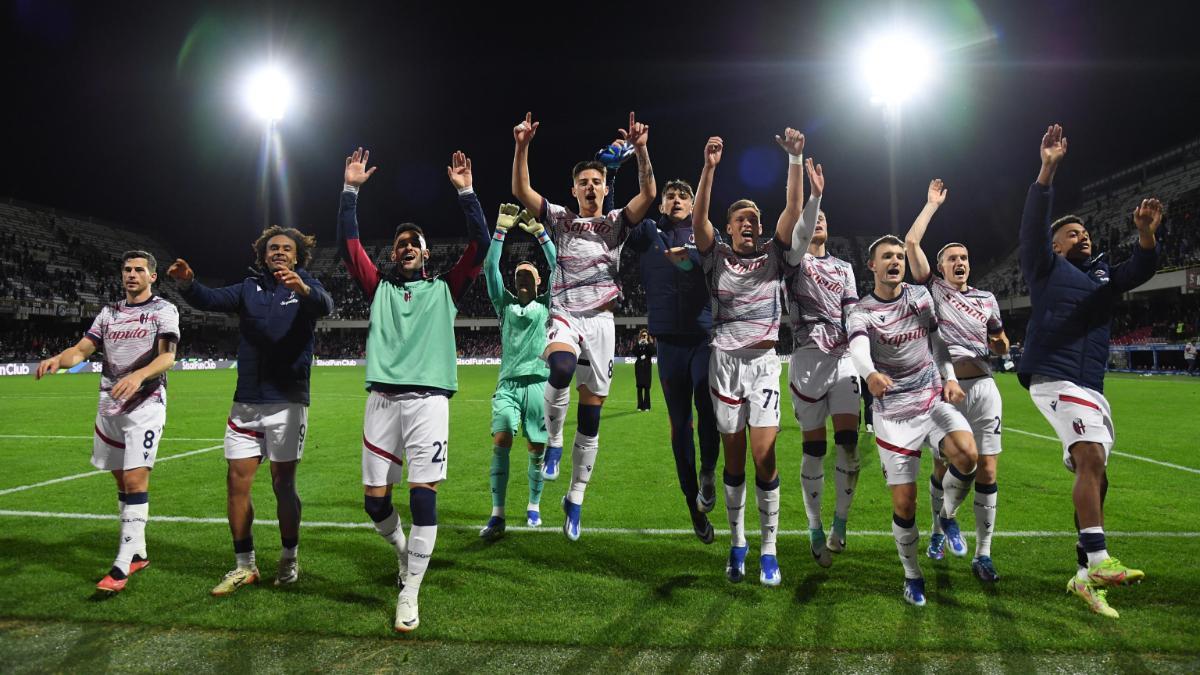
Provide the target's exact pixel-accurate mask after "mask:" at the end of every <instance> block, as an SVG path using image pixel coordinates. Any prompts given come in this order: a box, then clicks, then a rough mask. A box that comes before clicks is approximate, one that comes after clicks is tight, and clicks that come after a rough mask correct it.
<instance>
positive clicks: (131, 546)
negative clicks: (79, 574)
mask: <svg viewBox="0 0 1200 675" xmlns="http://www.w3.org/2000/svg"><path fill="white" fill-rule="evenodd" d="M112 474H113V478H114V479H115V480H116V483H117V495H118V501H119V508H120V515H121V533H120V544H119V545H118V548H117V556H116V558H115V559H114V560H113V564H112V568H111V569H110V570H109V571H108V574H106V575H105V576H104V578H103V579H101V580H100V582H99V583H98V584H96V588H97V589H98V590H101V591H105V592H107V593H119V592H120V591H121V590H122V589H124V588H125V583H126V581H127V580H128V578H129V576H130V575H132V574H133V573H134V572H137V571H139V570H141V569H144V568H146V567H147V566H148V565H149V564H150V560H149V558H148V557H147V555H146V521H147V519H148V518H149V513H150V492H149V489H150V469H149V468H147V467H141V468H137V469H129V470H128V471H124V470H121V469H117V470H115V471H113V472H112Z"/></svg>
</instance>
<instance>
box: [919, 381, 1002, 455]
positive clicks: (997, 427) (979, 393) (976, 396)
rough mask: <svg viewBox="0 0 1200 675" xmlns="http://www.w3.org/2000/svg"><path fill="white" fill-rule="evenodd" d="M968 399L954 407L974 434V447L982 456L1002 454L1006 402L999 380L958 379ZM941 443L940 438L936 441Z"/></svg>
mask: <svg viewBox="0 0 1200 675" xmlns="http://www.w3.org/2000/svg"><path fill="white" fill-rule="evenodd" d="M958 386H960V387H962V390H963V393H964V394H966V397H965V398H963V401H962V403H959V404H957V405H955V406H954V407H955V408H957V409H958V411H959V412H960V413H962V414H963V417H966V418H967V423H968V424H970V425H971V431H972V432H973V433H974V434H975V447H976V448H977V449H978V450H979V454H980V455H998V454H1000V450H1001V448H1000V432H1001V424H1000V420H1001V417H1002V410H1003V403H1002V402H1001V401H1000V389H998V388H997V387H996V381H995V380H994V379H992V378H991V377H989V376H982V377H973V378H971V379H969V380H959V381H958ZM935 440H936V441H938V442H939V443H940V442H941V440H942V439H941V438H940V437H939V438H937V439H935Z"/></svg>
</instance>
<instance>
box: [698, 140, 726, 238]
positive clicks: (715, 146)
mask: <svg viewBox="0 0 1200 675" xmlns="http://www.w3.org/2000/svg"><path fill="white" fill-rule="evenodd" d="M724 151H725V142H724V141H722V140H721V137H720V136H713V137H711V138H709V139H708V141H707V142H705V144H704V169H703V170H701V171H700V181H699V182H698V183H696V200H695V201H694V202H693V208H692V233H693V234H694V235H695V236H696V250H697V251H699V252H700V255H704V254H707V253H708V252H709V251H711V250H712V247H713V244H714V243H715V242H716V237H715V235H714V233H713V225H712V222H711V221H709V219H708V206H709V202H711V201H712V182H713V173H715V172H716V170H717V165H718V164H720V163H721V153H722V152H724Z"/></svg>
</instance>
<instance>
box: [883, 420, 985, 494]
mask: <svg viewBox="0 0 1200 675" xmlns="http://www.w3.org/2000/svg"><path fill="white" fill-rule="evenodd" d="M952 431H965V432H968V433H970V431H971V425H970V424H968V423H967V419H966V418H965V417H963V416H962V413H960V412H958V410H956V409H955V408H954V406H952V405H950V404H949V403H946V402H945V401H942V400H938V401H936V402H934V404H933V406H932V407H930V408H929V410H927V411H926V412H924V413H922V414H920V415H917V416H916V417H910V418H908V419H906V420H893V419H888V418H886V417H883V416H882V415H878V414H877V415H875V445H876V447H878V448H879V464H880V466H881V467H882V468H883V477H884V479H886V480H887V484H888V485H904V484H905V483H915V482H917V475H918V474H919V473H920V468H921V446H924V445H928V446H929V447H931V448H935V455H936V454H940V453H936V448H937V447H938V444H939V443H941V441H942V439H943V438H945V436H946V434H948V433H950V432H952Z"/></svg>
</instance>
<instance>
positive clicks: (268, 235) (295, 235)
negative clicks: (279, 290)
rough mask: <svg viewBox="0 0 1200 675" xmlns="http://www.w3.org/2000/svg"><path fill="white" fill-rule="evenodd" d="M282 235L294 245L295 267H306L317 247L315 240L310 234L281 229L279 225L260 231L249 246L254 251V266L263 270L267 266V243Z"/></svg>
mask: <svg viewBox="0 0 1200 675" xmlns="http://www.w3.org/2000/svg"><path fill="white" fill-rule="evenodd" d="M280 235H283V236H285V237H287V238H288V239H291V240H292V241H294V242H295V243H296V267H308V265H309V263H311V262H312V252H313V249H314V248H316V247H317V238H316V237H315V236H314V235H311V234H304V233H303V232H301V231H300V230H297V229H296V228H294V227H283V226H281V225H272V226H270V227H268V228H267V229H265V230H263V231H262V234H260V235H258V239H255V240H254V243H253V244H251V245H250V248H252V249H254V264H256V265H258V266H259V267H263V268H265V267H266V266H267V242H269V241H271V239H272V238H273V237H278V236H280Z"/></svg>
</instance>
